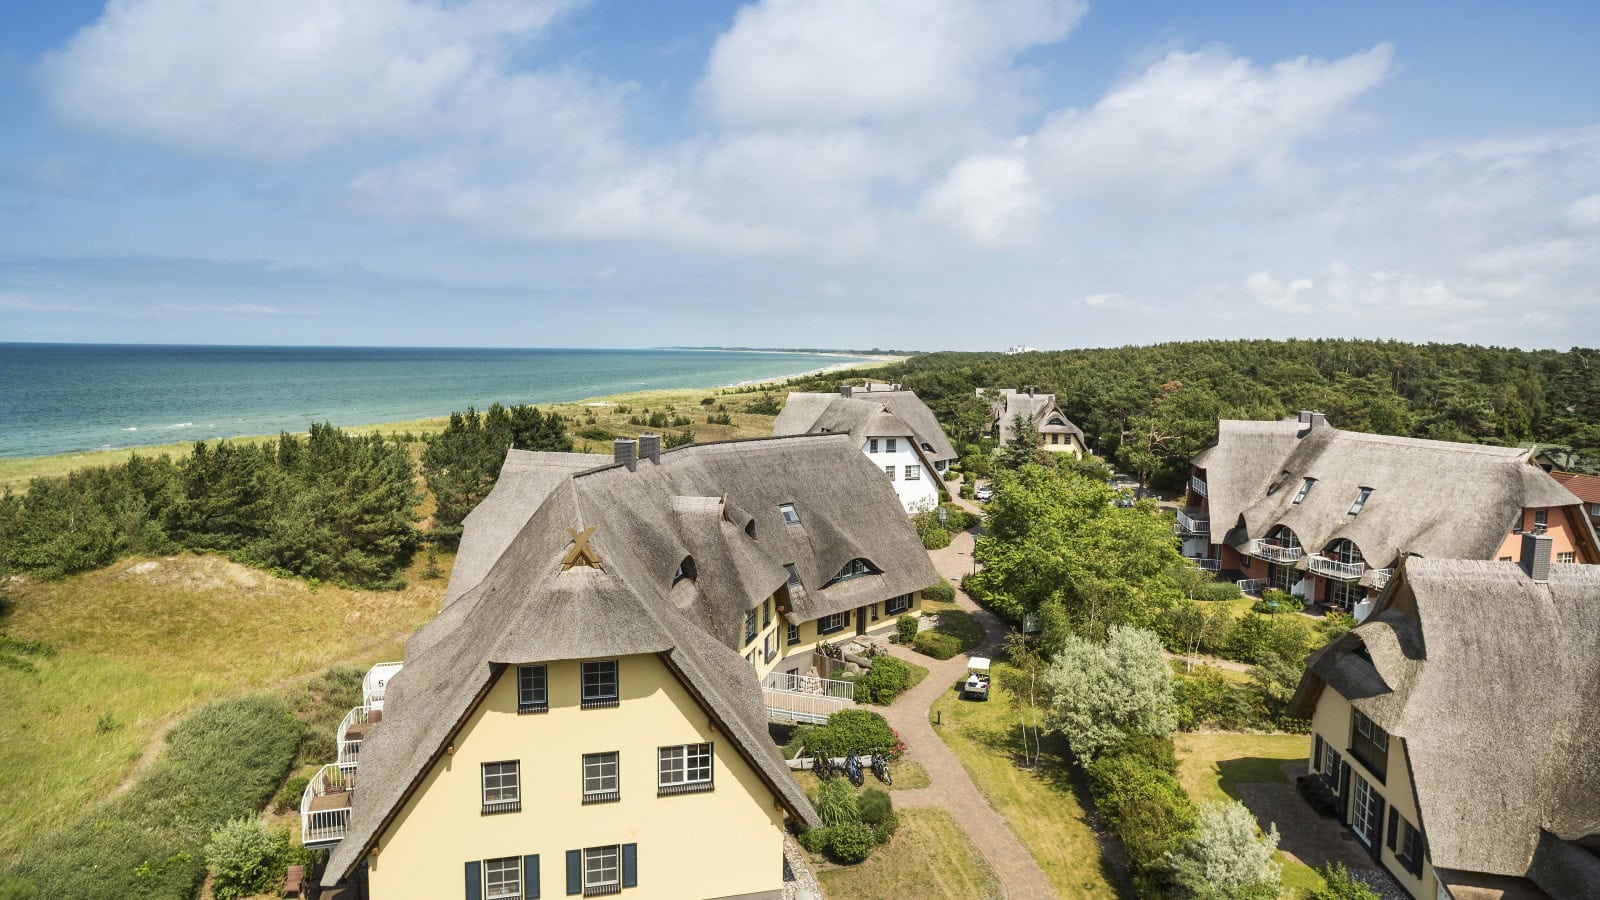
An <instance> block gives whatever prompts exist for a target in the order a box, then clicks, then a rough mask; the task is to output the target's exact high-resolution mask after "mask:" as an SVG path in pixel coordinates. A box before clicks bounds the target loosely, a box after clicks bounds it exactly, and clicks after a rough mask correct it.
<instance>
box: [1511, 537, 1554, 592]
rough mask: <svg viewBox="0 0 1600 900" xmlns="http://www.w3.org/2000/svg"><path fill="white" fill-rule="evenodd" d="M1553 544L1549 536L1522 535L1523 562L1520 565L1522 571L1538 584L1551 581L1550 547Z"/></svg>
mask: <svg viewBox="0 0 1600 900" xmlns="http://www.w3.org/2000/svg"><path fill="white" fill-rule="evenodd" d="M1552 543H1553V542H1552V541H1551V539H1550V535H1548V534H1533V533H1532V532H1527V533H1524V534H1523V535H1522V560H1521V562H1520V563H1519V565H1521V566H1522V571H1524V572H1527V573H1528V577H1529V578H1532V579H1533V580H1534V582H1536V583H1538V584H1544V583H1546V582H1548V581H1549V580H1550V547H1551V544H1552Z"/></svg>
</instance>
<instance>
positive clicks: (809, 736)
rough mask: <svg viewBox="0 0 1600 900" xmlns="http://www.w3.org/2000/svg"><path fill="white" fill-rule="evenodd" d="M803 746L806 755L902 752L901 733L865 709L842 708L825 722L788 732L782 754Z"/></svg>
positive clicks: (890, 755) (893, 756)
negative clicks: (818, 753)
mask: <svg viewBox="0 0 1600 900" xmlns="http://www.w3.org/2000/svg"><path fill="white" fill-rule="evenodd" d="M801 747H805V749H806V755H807V756H810V755H812V754H814V753H817V752H819V751H820V752H822V753H823V754H825V755H827V756H830V757H832V756H844V755H845V754H847V753H851V752H854V753H855V754H856V755H857V756H861V755H863V754H868V753H871V752H872V751H873V750H877V751H879V752H881V753H883V755H884V756H886V757H888V758H889V759H896V758H898V757H899V756H900V754H901V753H903V752H905V749H906V745H905V744H904V743H903V742H902V741H901V740H900V735H899V734H897V733H896V732H895V730H894V729H893V728H890V727H889V723H888V722H887V721H885V720H884V718H883V716H880V715H878V714H877V713H875V712H873V711H871V710H867V709H844V710H840V711H839V712H836V713H834V714H833V715H831V716H829V717H828V722H827V724H826V725H801V726H799V727H798V728H796V729H795V730H794V731H793V733H791V734H790V735H789V742H788V743H787V744H784V746H783V755H784V756H786V757H791V758H792V757H793V756H794V755H795V754H796V753H799V752H800V748H801Z"/></svg>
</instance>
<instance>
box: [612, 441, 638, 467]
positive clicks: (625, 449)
mask: <svg viewBox="0 0 1600 900" xmlns="http://www.w3.org/2000/svg"><path fill="white" fill-rule="evenodd" d="M611 459H612V461H614V462H619V463H622V464H623V465H625V466H627V467H628V468H630V469H631V468H633V466H634V463H636V462H638V460H639V443H638V442H637V441H634V440H631V439H629V438H617V439H616V440H614V441H612V442H611Z"/></svg>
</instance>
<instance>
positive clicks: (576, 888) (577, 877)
mask: <svg viewBox="0 0 1600 900" xmlns="http://www.w3.org/2000/svg"><path fill="white" fill-rule="evenodd" d="M567 893H568V894H581V893H583V851H582V850H568V851H567Z"/></svg>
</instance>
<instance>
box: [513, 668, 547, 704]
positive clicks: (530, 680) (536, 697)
mask: <svg viewBox="0 0 1600 900" xmlns="http://www.w3.org/2000/svg"><path fill="white" fill-rule="evenodd" d="M546 680H547V679H546V675H545V667H544V666H517V712H519V713H534V712H547V711H549V709H550V697H549V693H548V691H547V690H546Z"/></svg>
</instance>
